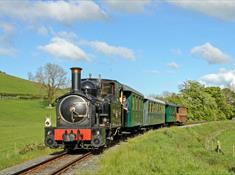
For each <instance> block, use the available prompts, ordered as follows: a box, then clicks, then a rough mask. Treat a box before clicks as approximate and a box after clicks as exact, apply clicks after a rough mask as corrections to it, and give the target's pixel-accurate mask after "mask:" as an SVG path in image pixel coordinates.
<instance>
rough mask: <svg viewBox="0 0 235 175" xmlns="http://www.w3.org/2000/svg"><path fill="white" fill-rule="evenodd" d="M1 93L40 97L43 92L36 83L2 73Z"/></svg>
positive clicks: (0, 74) (0, 77)
mask: <svg viewBox="0 0 235 175" xmlns="http://www.w3.org/2000/svg"><path fill="white" fill-rule="evenodd" d="M0 92H4V93H14V94H15V93H21V94H33V95H40V94H41V93H43V91H41V90H40V88H39V87H38V86H37V84H36V83H34V82H31V81H28V80H24V79H21V78H17V77H14V76H11V75H8V74H4V73H0Z"/></svg>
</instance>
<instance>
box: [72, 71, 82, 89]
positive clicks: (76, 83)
mask: <svg viewBox="0 0 235 175" xmlns="http://www.w3.org/2000/svg"><path fill="white" fill-rule="evenodd" d="M81 71H82V68H80V67H72V68H71V73H72V88H71V92H77V91H80V90H81Z"/></svg>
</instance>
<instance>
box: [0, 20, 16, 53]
mask: <svg viewBox="0 0 235 175" xmlns="http://www.w3.org/2000/svg"><path fill="white" fill-rule="evenodd" d="M1 31H2V33H1V35H0V55H2V56H14V55H15V53H16V50H15V49H14V48H13V45H14V38H15V27H14V26H13V25H11V24H9V23H4V22H2V23H0V32H1Z"/></svg>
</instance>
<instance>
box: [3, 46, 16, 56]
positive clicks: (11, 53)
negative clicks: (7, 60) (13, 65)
mask: <svg viewBox="0 0 235 175" xmlns="http://www.w3.org/2000/svg"><path fill="white" fill-rule="evenodd" d="M15 54H16V50H15V49H11V48H1V47H0V56H14V55H15Z"/></svg>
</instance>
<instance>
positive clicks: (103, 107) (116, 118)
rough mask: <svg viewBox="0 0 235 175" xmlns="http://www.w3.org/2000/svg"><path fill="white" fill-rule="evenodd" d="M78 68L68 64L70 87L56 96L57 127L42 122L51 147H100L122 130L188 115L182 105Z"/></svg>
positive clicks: (181, 119) (175, 120)
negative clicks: (84, 76)
mask: <svg viewBox="0 0 235 175" xmlns="http://www.w3.org/2000/svg"><path fill="white" fill-rule="evenodd" d="M81 70H82V69H81V68H78V67H74V68H71V74H72V87H71V91H70V92H68V93H66V94H64V95H63V96H60V97H59V98H57V100H56V102H57V105H56V127H52V125H51V121H50V119H47V120H46V122H45V145H46V146H48V147H50V148H58V147H64V148H67V149H99V148H102V147H104V146H106V145H107V144H108V143H110V142H112V141H113V140H114V139H115V138H117V137H120V136H122V135H124V134H131V133H133V132H136V131H139V130H141V129H145V128H152V127H156V126H162V125H166V124H174V123H178V124H183V123H185V121H186V119H187V108H185V107H183V106H179V105H176V104H171V103H166V102H164V101H161V100H157V99H151V98H147V97H144V95H143V94H141V93H140V92H138V91H136V90H135V89H133V88H131V87H129V86H127V85H124V84H121V83H119V82H118V81H116V80H108V79H101V78H96V79H95V78H91V77H90V78H87V79H81ZM124 97H125V99H126V100H127V101H126V103H127V104H128V105H127V106H128V107H127V108H128V109H127V110H125V109H124V108H123V105H124V100H123V99H124Z"/></svg>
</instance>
